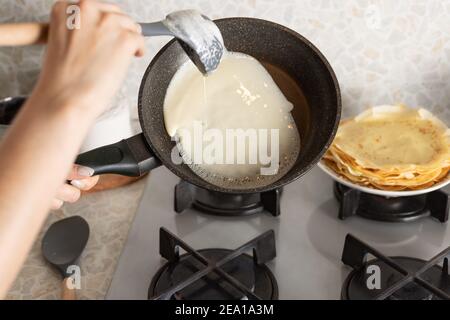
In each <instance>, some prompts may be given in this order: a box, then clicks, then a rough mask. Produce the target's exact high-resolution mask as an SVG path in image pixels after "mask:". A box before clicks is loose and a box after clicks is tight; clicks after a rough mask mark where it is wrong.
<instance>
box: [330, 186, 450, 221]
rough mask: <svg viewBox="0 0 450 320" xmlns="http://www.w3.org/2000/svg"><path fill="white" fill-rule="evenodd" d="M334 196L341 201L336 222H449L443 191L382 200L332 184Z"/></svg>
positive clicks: (378, 197)
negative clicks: (429, 219) (352, 219)
mask: <svg viewBox="0 0 450 320" xmlns="http://www.w3.org/2000/svg"><path fill="white" fill-rule="evenodd" d="M334 194H335V196H336V198H337V199H338V201H339V202H340V208H339V219H341V220H344V219H346V218H348V217H350V216H354V215H358V216H361V217H364V218H367V219H372V220H378V221H388V222H405V221H413V220H417V219H420V218H423V217H429V216H431V217H434V218H436V219H437V220H439V221H440V222H446V221H447V220H448V215H449V209H450V201H449V199H450V195H448V194H447V193H446V192H444V191H442V190H436V191H433V192H430V193H427V194H422V195H417V196H407V197H391V198H388V197H383V196H378V195H373V194H368V193H365V192H361V191H359V190H356V189H352V188H349V187H346V186H344V185H342V184H340V183H338V182H335V183H334Z"/></svg>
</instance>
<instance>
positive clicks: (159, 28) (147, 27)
mask: <svg viewBox="0 0 450 320" xmlns="http://www.w3.org/2000/svg"><path fill="white" fill-rule="evenodd" d="M139 24H140V25H141V27H142V34H143V35H144V36H147V37H149V36H173V37H176V38H177V39H178V40H179V41H180V44H181V45H182V47H183V49H184V50H185V51H186V53H187V55H188V56H189V58H190V59H191V60H192V61H193V62H194V64H195V65H196V66H197V67H198V69H199V70H200V71H201V72H202V73H203V74H209V73H211V72H212V71H214V70H215V69H216V68H217V66H218V65H219V63H220V60H221V58H222V55H223V52H224V50H225V46H224V43H223V38H222V34H221V33H220V30H219V28H217V26H216V24H215V23H214V22H213V21H211V19H209V18H208V17H206V16H204V15H202V14H200V13H199V12H197V11H195V10H182V11H175V12H173V13H170V14H169V15H167V16H166V19H164V20H162V21H158V22H152V23H139ZM48 27H49V25H48V23H11V24H1V25H0V46H22V45H32V44H42V43H46V42H47V36H48Z"/></svg>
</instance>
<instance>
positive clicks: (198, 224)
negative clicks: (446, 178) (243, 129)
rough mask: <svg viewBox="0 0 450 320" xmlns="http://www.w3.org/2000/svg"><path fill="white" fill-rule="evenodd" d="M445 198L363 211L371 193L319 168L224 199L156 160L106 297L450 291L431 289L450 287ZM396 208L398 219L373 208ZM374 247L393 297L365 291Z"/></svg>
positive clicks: (418, 295)
mask: <svg viewBox="0 0 450 320" xmlns="http://www.w3.org/2000/svg"><path fill="white" fill-rule="evenodd" d="M339 188H340V189H339ZM449 194H450V188H447V189H443V190H441V191H439V192H438V193H436V194H434V195H432V196H430V197H434V198H433V199H434V201H431V200H430V199H428V201H427V199H426V198H424V199H418V200H417V199H415V200H417V201H418V202H417V203H414V206H415V207H414V208H413V209H416V211H414V210H412V211H411V210H410V211H408V210H409V209H410V208H409V207H408V205H407V203H411V201H410V202H406V204H405V203H403V202H399V204H397V203H394V202H395V201H396V200H393V201H391V200H392V199H385V200H386V202H385V203H383V204H381V205H384V207H382V209H385V210H388V211H380V210H372V211H373V212H372V211H370V210H369V211H370V215H369V216H368V217H366V218H364V210H363V214H361V208H363V209H364V208H370V209H375V208H374V207H373V206H371V205H370V203H371V201H373V200H374V199H373V198H365V195H364V194H363V195H361V194H358V195H355V194H352V191H351V190H345V189H342V187H340V186H339V185H334V183H333V181H331V180H330V179H329V178H328V177H327V176H326V175H325V174H324V173H322V172H321V171H320V170H319V169H318V168H314V169H312V170H311V171H310V172H309V173H308V174H306V175H305V176H303V177H302V178H300V179H298V180H297V181H295V182H293V183H291V184H289V185H287V186H285V187H284V188H283V190H281V189H280V190H275V191H271V192H269V193H266V194H254V195H245V196H242V195H228V197H227V198H226V199H224V198H222V197H220V196H219V195H217V194H214V193H209V192H207V191H205V190H202V189H199V188H197V187H195V186H192V185H189V184H187V183H185V182H180V181H179V179H178V178H177V177H176V176H174V175H173V174H172V173H170V171H168V170H167V169H165V168H159V169H156V170H154V171H152V172H151V174H150V176H149V178H148V181H147V185H146V189H145V191H144V194H143V197H142V200H141V204H140V206H139V209H138V211H137V213H136V217H135V220H134V222H133V224H132V226H131V229H130V232H129V235H128V239H127V242H126V244H125V246H124V250H123V252H122V255H121V257H120V259H119V262H118V265H117V269H116V271H115V274H114V276H113V279H112V282H111V285H110V288H109V291H108V294H107V298H108V299H148V298H150V299H214V298H215V299H225V298H227V299H277V298H279V299H340V298H346V299H369V298H370V299H373V298H378V299H379V298H392V299H396V298H398V299H408V298H413V299H434V298H445V295H440V292H437V293H436V291H433V290H435V289H434V287H435V286H437V290H443V293H444V294H448V293H450V291H446V290H447V289H448V287H447V286H446V285H447V284H448V283H447V282H445V281H447V277H448V260H447V259H444V257H445V256H447V257H448V253H449V252H448V251H449V250H448V247H449V245H450V229H449V228H448V226H447V224H445V223H442V222H444V221H446V218H447V217H448V196H449ZM343 195H344V198H343ZM436 199H438V200H436ZM380 200H382V199H380ZM397 200H398V199H397ZM446 201H447V202H446ZM349 208H350V211H346V210H349ZM405 208H406V209H408V210H404V209H405ZM343 209H345V210H343ZM352 210H353V211H352ZM389 210H393V211H392V212H393V215H394V216H395V217H396V218H398V219H392V220H389V219H383V218H380V217H383V216H382V215H381V216H380V215H375V216H373V213H375V214H376V213H377V212H383V213H384V214H386V213H388V214H389ZM349 212H350V213H351V214H349ZM405 212H406V213H405ZM408 213H413V214H412V215H411V214H410V215H409V216H408ZM395 214H397V215H395ZM405 214H406V217H407V218H408V217H412V218H410V219H402V218H404V217H405ZM358 215H360V216H362V217H360V216H358ZM338 217H339V218H340V219H339V218H338ZM367 218H369V219H367ZM343 219H345V220H343ZM377 220H378V221H377ZM380 220H381V221H380ZM391 221H407V222H402V223H392V222H391ZM349 233H351V234H352V235H353V236H349V235H348V234H349ZM261 239H262V240H261ZM349 239H350V240H349ZM358 239H360V240H358ZM260 241H262V242H260ZM261 243H262V244H263V245H261ZM275 247H276V250H275ZM236 248H237V249H236ZM373 248H376V250H375V249H373ZM180 249H181V251H183V252H184V253H180ZM262 249H264V250H262ZM233 250H235V251H233ZM358 250H359V251H358ZM377 250H378V251H377ZM446 250H447V251H446ZM440 251H442V253H441V255H439V254H438V253H439V252H440ZM380 252H383V254H384V255H382V254H381V253H380ZM275 253H276V254H275ZM363 253H364V254H363ZM436 254H438V255H437V256H436ZM341 255H342V256H341ZM366 255H372V256H374V257H375V259H372V260H369V261H373V265H376V266H378V267H380V268H381V270H382V273H383V274H384V275H386V274H387V276H383V277H382V284H383V289H384V290H385V291H386V289H387V290H388V291H387V293H380V292H378V294H377V295H376V294H374V293H373V292H370V293H369V294H367V292H363V289H362V288H363V285H362V284H364V282H358V281H363V280H367V279H366V278H365V271H366V270H367V266H368V265H367V264H365V263H366V260H365V259H364V258H365V256H366ZM399 256H401V257H399ZM341 257H342V260H341ZM388 257H393V258H388ZM432 257H434V258H433V259H431V261H430V262H429V263H428V264H427V263H426V261H425V260H429V259H430V258H432ZM436 257H440V258H442V259H441V260H442V261H437V259H436ZM369 265H372V264H369ZM352 268H353V271H352ZM386 270H387V271H386ZM422 276H424V277H425V280H423V279H422ZM199 279H200V280H199ZM355 279H356V280H355ZM436 279H438V280H439V281H441V280H442V279H444V280H442V281H444V282H443V283H441V282H439V281H437V280H436ZM383 281H384V282H383ZM436 281H437V282H436ZM430 282H431V284H430ZM358 286H359V287H358ZM395 286H398V288H397V287H395ZM423 286H425V287H423ZM427 286H428V287H427ZM430 286H431V289H430ZM349 288H350V289H349ZM355 288H356V289H355ZM392 288H394V289H395V288H397V289H399V291H396V295H392V292H390V291H389V290H393V289H392ZM355 290H356V291H355ZM430 290H431V293H430ZM346 292H347V293H349V292H350V293H349V294H347V295H345V293H346ZM354 292H357V294H355V293H354ZM383 294H384V295H385V296H383Z"/></svg>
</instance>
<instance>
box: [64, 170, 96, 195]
mask: <svg viewBox="0 0 450 320" xmlns="http://www.w3.org/2000/svg"><path fill="white" fill-rule="evenodd" d="M93 173H94V170H92V169H91V168H88V167H84V166H79V165H73V167H72V169H71V171H70V172H69V175H68V176H67V180H69V181H70V184H71V185H73V186H74V187H76V188H78V189H79V190H83V191H87V190H89V189H91V188H92V187H94V186H95V185H96V184H97V182H98V179H99V177H98V176H93V177H92V174H93Z"/></svg>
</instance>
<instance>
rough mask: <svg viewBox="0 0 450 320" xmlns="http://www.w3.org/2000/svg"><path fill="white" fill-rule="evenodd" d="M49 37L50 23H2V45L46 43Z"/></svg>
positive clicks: (0, 36) (0, 44)
mask: <svg viewBox="0 0 450 320" xmlns="http://www.w3.org/2000/svg"><path fill="white" fill-rule="evenodd" d="M47 37H48V23H31V22H30V23H7V24H0V46H14V47H15V46H26V45H33V44H44V43H46V42H47Z"/></svg>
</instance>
